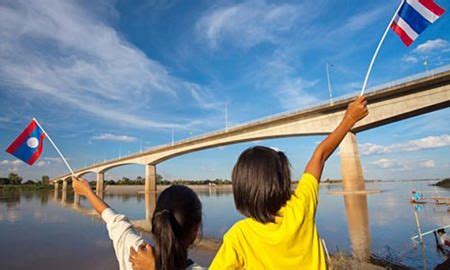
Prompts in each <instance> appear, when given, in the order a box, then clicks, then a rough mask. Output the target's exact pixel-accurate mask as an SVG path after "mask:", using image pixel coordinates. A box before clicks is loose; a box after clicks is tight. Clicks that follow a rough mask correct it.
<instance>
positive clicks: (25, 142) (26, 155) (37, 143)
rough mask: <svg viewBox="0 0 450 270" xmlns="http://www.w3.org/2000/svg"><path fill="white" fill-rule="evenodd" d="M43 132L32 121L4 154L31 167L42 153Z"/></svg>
mask: <svg viewBox="0 0 450 270" xmlns="http://www.w3.org/2000/svg"><path fill="white" fill-rule="evenodd" d="M44 139H45V132H44V131H43V130H42V128H41V127H40V126H39V124H38V123H37V121H36V120H35V119H33V120H32V121H31V123H30V124H29V125H28V126H27V127H26V128H25V130H24V131H23V132H22V133H21V134H20V135H19V136H18V137H17V138H16V139H15V140H14V142H13V143H12V144H11V145H10V146H9V147H8V149H6V152H8V153H10V154H11V155H13V156H15V157H17V158H18V159H20V160H22V161H24V162H26V163H28V164H29V165H33V163H34V162H35V161H36V160H37V159H38V158H39V156H40V155H41V153H42V148H43V145H44Z"/></svg>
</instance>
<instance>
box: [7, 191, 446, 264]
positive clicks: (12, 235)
mask: <svg viewBox="0 0 450 270" xmlns="http://www.w3.org/2000/svg"><path fill="white" fill-rule="evenodd" d="M431 183H432V182H380V183H370V184H366V187H367V189H370V190H380V191H381V192H379V193H376V194H371V195H333V194H332V193H333V191H336V190H340V189H341V187H340V185H322V186H321V187H320V197H319V208H318V211H317V216H316V222H317V226H318V229H319V232H320V235H321V237H322V238H323V239H324V240H325V241H326V244H327V246H328V249H329V251H330V252H331V253H335V252H337V251H340V252H344V253H346V254H353V255H354V256H356V257H359V258H362V259H364V258H367V257H368V256H370V254H375V255H377V256H378V257H383V258H386V259H388V260H390V261H395V262H398V263H402V264H404V265H407V266H409V267H412V268H416V269H434V267H435V266H436V265H437V264H439V263H442V262H443V261H444V260H445V258H444V257H443V256H442V255H439V253H437V252H436V245H435V240H434V237H433V235H432V234H431V235H429V236H426V237H424V244H423V245H421V244H420V243H418V242H417V243H416V242H414V241H412V240H411V239H410V238H411V237H412V236H414V235H417V232H418V229H419V228H418V224H419V225H420V229H421V230H422V231H423V232H425V231H428V230H432V229H434V228H437V227H440V226H445V225H449V224H450V212H448V210H447V209H448V207H447V206H442V205H441V206H437V205H432V204H425V205H419V206H416V207H414V206H412V205H411V204H410V203H409V192H410V191H411V190H412V189H415V190H418V191H421V192H423V193H424V195H425V196H442V197H449V196H450V190H449V189H443V188H439V187H434V186H430V184H431ZM198 194H199V196H200V199H201V201H202V203H203V207H204V223H203V237H204V238H216V239H221V237H222V235H223V234H224V232H225V231H226V230H227V229H228V228H229V227H230V226H231V225H232V224H233V223H234V222H236V221H237V220H239V219H241V218H242V216H241V215H240V214H239V213H238V212H237V211H236V210H235V208H234V202H233V195H232V193H231V192H230V191H223V190H222V189H215V188H211V189H206V190H203V191H198ZM105 200H106V201H107V202H108V203H109V204H110V205H111V206H112V207H113V208H115V209H116V210H117V211H119V212H121V213H124V214H125V215H127V216H128V217H129V218H130V219H132V220H145V219H146V214H145V213H146V208H145V206H146V203H145V202H146V199H145V196H144V195H140V194H136V195H134V194H133V195H108V194H106V195H105ZM152 201H154V200H152ZM147 212H148V211H147ZM147 218H148V217H147ZM213 255H214V252H211V251H209V252H207V251H205V252H202V251H198V250H196V251H194V252H193V254H192V256H193V258H194V259H196V260H197V261H199V262H201V263H203V264H208V263H209V262H210V260H211V259H212V257H213ZM0 269H9V270H13V269H117V264H116V262H115V257H114V252H113V249H112V245H111V243H110V241H109V240H108V237H107V234H106V230H105V228H104V224H103V223H102V221H101V220H100V219H99V218H98V217H97V216H96V215H95V214H93V213H92V211H91V210H90V208H89V205H88V203H87V201H86V200H85V199H83V198H82V199H81V205H80V206H79V207H78V208H77V207H74V205H73V195H71V194H70V193H69V194H67V196H66V195H63V196H62V195H61V191H59V193H56V194H55V193H54V192H53V191H14V192H5V191H0Z"/></svg>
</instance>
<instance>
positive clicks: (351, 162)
mask: <svg viewBox="0 0 450 270" xmlns="http://www.w3.org/2000/svg"><path fill="white" fill-rule="evenodd" d="M339 150H340V157H341V170H342V186H343V189H344V191H358V190H364V189H365V184H364V175H363V171H362V167H361V159H360V157H359V151H358V143H357V142H356V135H355V134H354V133H352V132H349V133H347V135H345V137H344V140H342V142H341V144H340V145H339Z"/></svg>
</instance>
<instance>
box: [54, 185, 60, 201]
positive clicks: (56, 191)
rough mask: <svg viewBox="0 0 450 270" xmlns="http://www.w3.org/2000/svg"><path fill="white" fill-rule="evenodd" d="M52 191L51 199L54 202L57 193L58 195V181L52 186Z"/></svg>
mask: <svg viewBox="0 0 450 270" xmlns="http://www.w3.org/2000/svg"><path fill="white" fill-rule="evenodd" d="M53 187H54V190H53V198H54V199H55V200H57V199H58V193H59V181H55V184H54V185H53Z"/></svg>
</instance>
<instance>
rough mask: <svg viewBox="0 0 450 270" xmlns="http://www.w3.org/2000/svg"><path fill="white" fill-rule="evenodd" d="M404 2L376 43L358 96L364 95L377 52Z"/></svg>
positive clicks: (403, 0)
mask: <svg viewBox="0 0 450 270" xmlns="http://www.w3.org/2000/svg"><path fill="white" fill-rule="evenodd" d="M404 2H405V0H402V1H401V2H400V5H399V6H398V8H397V10H396V11H395V13H394V16H392V19H391V21H390V22H389V24H388V26H387V27H386V30H384V33H383V36H382V37H381V40H380V42H379V43H378V46H377V48H376V50H375V53H374V54H373V56H372V60H371V61H370V64H369V68H368V69H367V73H366V77H365V78H364V83H363V86H362V89H361V93H360V94H359V95H360V96H362V95H364V91H366V87H367V82H368V80H369V76H370V73H371V72H372V67H373V63H374V62H375V59H376V58H377V55H378V51H379V50H380V48H381V45H383V42H384V39H385V38H386V35H387V33H388V32H389V29H390V28H391V25H392V23H393V22H394V20H395V17H396V16H397V14H398V12H399V11H400V8H401V7H402V6H403V3H404Z"/></svg>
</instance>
